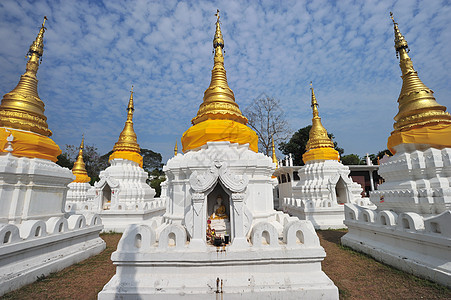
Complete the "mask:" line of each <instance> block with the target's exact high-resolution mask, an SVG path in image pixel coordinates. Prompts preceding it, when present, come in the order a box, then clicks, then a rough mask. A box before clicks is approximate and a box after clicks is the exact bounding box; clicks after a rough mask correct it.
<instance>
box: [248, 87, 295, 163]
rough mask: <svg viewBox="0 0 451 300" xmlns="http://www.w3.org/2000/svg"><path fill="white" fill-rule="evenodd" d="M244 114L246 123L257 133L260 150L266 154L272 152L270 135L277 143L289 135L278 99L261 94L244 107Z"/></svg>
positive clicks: (269, 154)
mask: <svg viewBox="0 0 451 300" xmlns="http://www.w3.org/2000/svg"><path fill="white" fill-rule="evenodd" d="M244 114H245V115H246V117H247V119H248V120H249V122H248V125H249V126H250V127H251V128H252V129H254V131H255V132H256V133H257V136H258V144H259V148H260V151H261V152H263V153H264V154H266V155H268V156H271V154H272V153H271V146H272V144H271V138H272V137H273V138H274V143H275V144H276V145H277V144H279V143H280V142H281V141H285V140H286V139H288V138H289V137H290V135H291V130H290V127H289V125H288V122H287V121H286V119H285V113H284V112H283V110H282V108H281V107H280V100H277V99H274V98H272V97H269V96H267V95H266V94H261V95H260V96H259V97H257V98H256V99H255V100H254V101H253V102H252V103H251V104H250V105H249V106H248V107H246V109H245V110H244ZM276 147H277V146H276Z"/></svg>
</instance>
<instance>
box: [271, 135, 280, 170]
mask: <svg viewBox="0 0 451 300" xmlns="http://www.w3.org/2000/svg"><path fill="white" fill-rule="evenodd" d="M271 148H272V162H273V163H275V164H276V169H277V168H278V167H279V163H278V161H277V157H276V147H274V136H271Z"/></svg>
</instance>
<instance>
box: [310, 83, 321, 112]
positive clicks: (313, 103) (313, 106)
mask: <svg viewBox="0 0 451 300" xmlns="http://www.w3.org/2000/svg"><path fill="white" fill-rule="evenodd" d="M310 90H311V91H312V109H313V117H314V118H315V117H319V113H318V102H317V101H316V96H315V91H314V89H313V82H312V81H310Z"/></svg>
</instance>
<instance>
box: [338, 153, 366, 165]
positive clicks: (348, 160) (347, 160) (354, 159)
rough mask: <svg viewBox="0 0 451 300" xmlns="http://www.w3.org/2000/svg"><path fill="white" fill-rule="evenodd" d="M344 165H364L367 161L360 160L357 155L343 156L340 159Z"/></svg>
mask: <svg viewBox="0 0 451 300" xmlns="http://www.w3.org/2000/svg"><path fill="white" fill-rule="evenodd" d="M340 160H341V162H342V163H343V164H344V165H364V164H365V161H364V160H362V159H361V158H360V156H358V155H357V154H348V155H343V156H342V157H341V158H340Z"/></svg>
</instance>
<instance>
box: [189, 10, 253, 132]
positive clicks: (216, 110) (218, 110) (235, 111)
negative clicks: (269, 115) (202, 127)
mask: <svg viewBox="0 0 451 300" xmlns="http://www.w3.org/2000/svg"><path fill="white" fill-rule="evenodd" d="M215 16H216V17H217V20H216V32H215V36H214V38H213V48H214V53H215V55H214V66H213V70H212V71H211V82H210V86H209V87H208V88H207V90H206V91H205V93H204V100H203V103H202V104H201V105H200V107H199V111H198V112H197V116H196V117H195V118H193V119H192V120H191V122H192V123H193V125H196V124H198V123H200V122H202V121H205V120H208V119H227V120H234V121H236V122H239V123H241V124H244V125H246V124H247V119H246V117H244V116H243V115H242V113H241V111H240V108H239V106H238V104H236V102H235V96H234V94H233V91H232V90H231V89H230V87H229V85H228V83H227V75H226V70H225V68H224V55H223V48H224V39H223V37H222V32H221V25H220V22H219V9H218V10H217V12H216V14H215Z"/></svg>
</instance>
